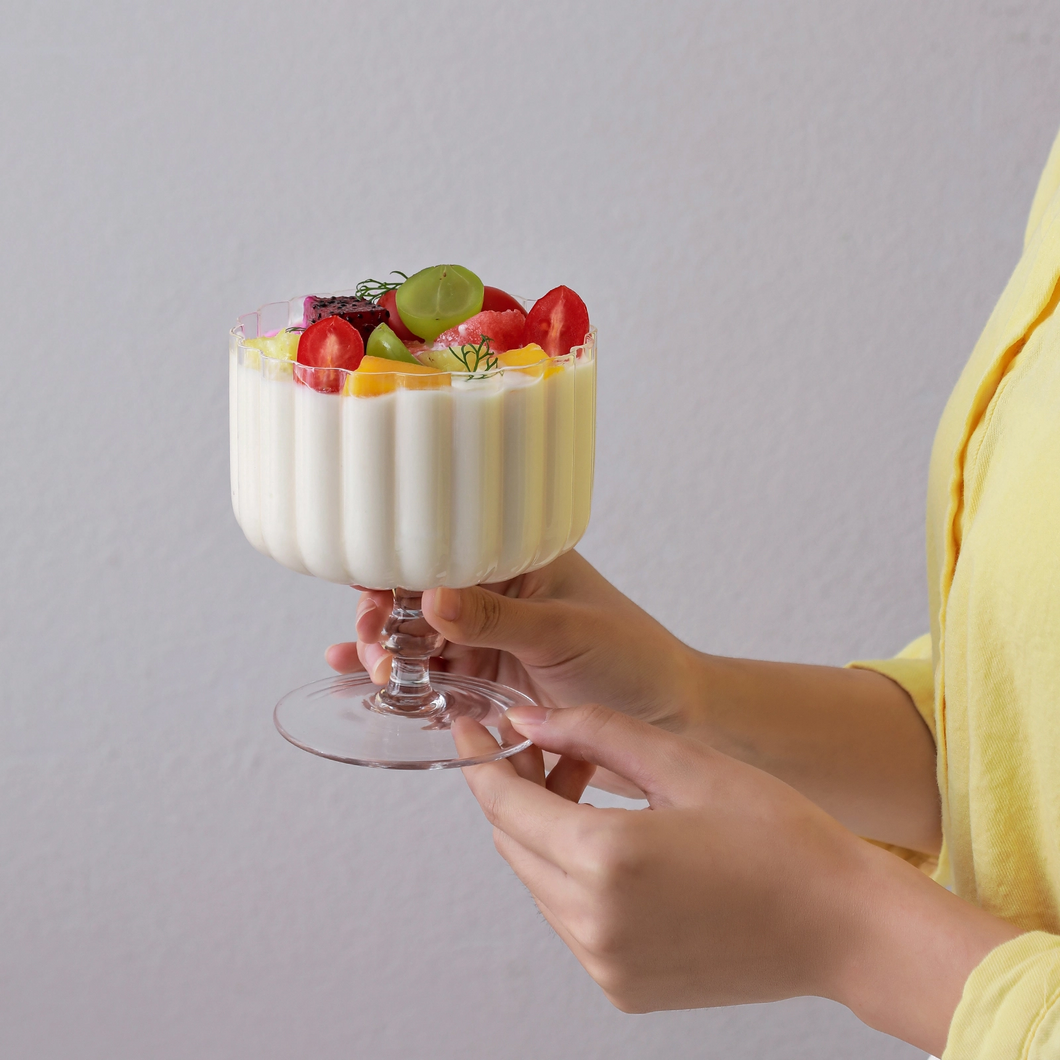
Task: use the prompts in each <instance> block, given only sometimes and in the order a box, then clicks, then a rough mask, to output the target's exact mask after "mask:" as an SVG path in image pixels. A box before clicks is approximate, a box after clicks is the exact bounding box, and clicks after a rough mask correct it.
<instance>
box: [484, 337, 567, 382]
mask: <svg viewBox="0 0 1060 1060" xmlns="http://www.w3.org/2000/svg"><path fill="white" fill-rule="evenodd" d="M550 361H551V358H550V357H549V355H548V354H547V353H545V351H544V350H543V349H541V347H540V346H538V344H537V343H536V342H531V343H530V345H529V346H523V347H522V349H518V350H509V351H508V352H507V353H501V354H498V356H497V363H498V365H499V366H500V367H501V368H511V369H515V370H517V371H519V372H520V373H522V374H523V375H528V376H530V377H531V378H534V379H540V378H541V377H544V378H546V379H547V378H548V377H549V376H550V375H554V374H555V373H556V372H562V371H563V368H562V366H561V365H558V364H551V363H549V362H550Z"/></svg>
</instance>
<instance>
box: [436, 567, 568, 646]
mask: <svg viewBox="0 0 1060 1060" xmlns="http://www.w3.org/2000/svg"><path fill="white" fill-rule="evenodd" d="M421 606H422V607H423V613H424V615H425V616H426V618H427V621H428V622H429V623H430V624H431V625H432V626H433V627H434V628H435V629H436V630H438V632H439V633H441V634H442V635H443V636H444V637H445V638H446V640H451V641H455V642H456V643H458V644H466V645H470V646H471V647H475V648H500V649H502V650H504V651H509V652H512V653H514V654H517V655H529V656H530V657H533V658H536V659H541V660H547V659H550V658H552V657H553V656H555V655H556V654H557V653H558V652H559V651H561V650H562V649H563V648H564V647H565V646H566V645H567V642H568V640H569V637H568V636H567V633H566V631H567V628H568V624H569V621H570V611H571V606H570V605H569V604H567V605H564V606H563V607H559V606H557V604H556V603H555V602H554V601H552V600H548V599H544V598H536V599H535V598H531V599H514V598H512V597H509V596H504V595H502V594H500V593H495V592H491V591H490V590H489V589H484V588H482V587H481V586H478V585H475V586H471V587H470V588H468V589H448V588H442V589H430V590H428V591H427V592H425V593H424V594H423V603H422V605H421Z"/></svg>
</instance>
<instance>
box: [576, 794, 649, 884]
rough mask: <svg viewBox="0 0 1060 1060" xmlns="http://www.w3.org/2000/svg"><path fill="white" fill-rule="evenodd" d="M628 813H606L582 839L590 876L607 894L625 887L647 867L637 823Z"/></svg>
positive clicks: (584, 831)
mask: <svg viewBox="0 0 1060 1060" xmlns="http://www.w3.org/2000/svg"><path fill="white" fill-rule="evenodd" d="M630 817H631V815H630V813H629V811H627V810H613V811H603V812H602V814H601V816H600V817H599V818H598V819H597V820H595V821H590V820H587V821H586V822H585V824H584V825H583V826H582V828H581V829H580V834H579V835H578V842H579V846H580V848H581V850H582V864H583V867H584V870H585V873H586V875H587V876H588V877H589V879H590V880H592V882H593V883H594V885H595V886H596V887H597V888H600V889H602V890H604V891H609V890H613V889H615V888H618V887H621V886H623V885H624V884H625V883H627V882H628V881H629V880H630V878H631V877H633V876H635V875H637V873H638V872H639V871H640V869H641V867H642V865H643V856H642V853H641V848H640V841H639V837H638V835H637V829H636V825H635V822H634V821H632V820H631V819H630Z"/></svg>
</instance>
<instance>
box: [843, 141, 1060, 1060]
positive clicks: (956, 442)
mask: <svg viewBox="0 0 1060 1060" xmlns="http://www.w3.org/2000/svg"><path fill="white" fill-rule="evenodd" d="M1058 282H1060V137H1057V141H1056V142H1055V143H1054V145H1053V149H1052V151H1051V153H1050V155H1049V160H1048V162H1047V164H1046V167H1045V172H1044V173H1043V175H1042V179H1041V182H1040V184H1039V187H1038V191H1037V193H1036V194H1035V197H1034V202H1033V205H1032V207H1031V215H1030V220H1029V222H1028V225H1027V232H1026V236H1025V242H1024V250H1023V255H1022V257H1021V258H1020V261H1019V263H1018V265H1017V266H1016V270H1015V272H1014V273H1013V275H1012V278H1011V279H1010V280H1009V283H1008V286H1007V287H1006V288H1005V291H1004V293H1003V294H1002V295H1001V299H1000V301H999V302H998V304H997V306H996V307H995V309H994V311H993V313H992V314H991V316H990V319H989V321H988V322H987V325H986V328H985V329H984V331H983V334H982V336H981V337H980V339H979V342H978V343H977V344H976V347H975V349H974V351H973V352H972V356H971V359H970V360H969V362H968V364H967V365H966V367H965V369H964V372H963V373H962V374H961V377H960V379H959V380H958V382H957V385H956V387H955V389H954V391H953V393H952V395H951V396H950V400H949V402H948V404H947V405H946V410H945V412H944V413H943V415H942V421H941V422H940V424H939V429H938V433H937V434H936V437H935V445H934V449H933V451H932V456H931V467H930V472H929V476H928V512H927V551H928V590H929V602H930V611H931V616H930V617H931V634H930V637H928V638H921V640H920V641H915V642H914V643H913V644H912V645H910V646H909V648H907V649H906V650H905V651H904V652H903V653H902V655H900V656H899V657H898V658H897V659H893V660H885V661H871V662H861V663H854V664H852V665H855V666H862V667H865V668H869V669H874V670H878V671H879V672H881V673H885V674H887V676H889V677H890V678H892V680H895V681H897V682H898V684H900V685H902V686H903V687H904V688H905V689H906V690H907V691H908V692H909V694H910V696H911V697H912V698H913V700H914V702H915V703H916V705H917V708H918V709H919V710H920V712H921V714H922V715H923V716H924V719H925V721H926V722H927V723H928V725H929V726H930V727H931V730H932V733H933V734H934V736H935V742H936V746H937V748H938V782H939V791H940V794H941V799H942V822H943V833H944V835H945V845H944V853H945V855H946V857H945V858H944V859H943V861H944V863H945V862H946V861H948V866H945V865H944V868H942V869H940V870H938V871H936V873H935V877H936V879H939V878H940V877H946V878H947V879H946V882H949V883H950V884H951V886H952V887H953V889H954V890H955V891H956V893H957V894H959V895H961V896H962V897H963V898H966V899H968V900H969V901H972V902H975V903H976V904H977V905H979V906H981V907H982V908H984V909H986V910H988V911H989V912H991V913H994V914H995V915H997V916H1000V917H1003V918H1004V919H1006V920H1008V921H1010V922H1011V923H1013V924H1016V925H1018V926H1019V927H1021V928H1024V929H1026V930H1027V931H1028V932H1031V933H1030V934H1026V935H1022V936H1020V937H1019V938H1017V939H1015V940H1013V941H1012V942H1009V943H1006V944H1005V945H1003V946H1000V947H998V948H997V949H996V950H994V952H993V953H991V954H990V955H989V956H988V957H987V958H986V960H984V961H983V963H982V964H981V965H980V966H979V967H978V968H977V969H976V970H975V972H974V973H973V974H972V976H971V977H970V979H969V980H968V982H967V984H966V985H965V989H964V994H963V997H962V999H961V1002H960V1005H959V1006H958V1008H957V1011H956V1013H955V1014H954V1018H953V1023H952V1026H951V1028H950V1037H949V1042H948V1044H947V1048H946V1052H945V1053H944V1054H943V1060H1008V1058H1012V1060H1017V1058H1019V1060H1060V314H1057V313H1055V312H1054V310H1055V308H1056V303H1057V297H1058ZM929 688H930V689H931V694H930V695H929V693H928V689H929Z"/></svg>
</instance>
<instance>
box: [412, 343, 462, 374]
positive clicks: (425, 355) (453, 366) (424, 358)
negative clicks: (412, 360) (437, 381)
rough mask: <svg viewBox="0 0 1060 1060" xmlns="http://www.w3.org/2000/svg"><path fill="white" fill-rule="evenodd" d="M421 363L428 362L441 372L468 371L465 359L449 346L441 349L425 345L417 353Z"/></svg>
mask: <svg viewBox="0 0 1060 1060" xmlns="http://www.w3.org/2000/svg"><path fill="white" fill-rule="evenodd" d="M416 357H417V359H418V360H419V362H420V364H428V365H430V366H431V367H432V368H437V369H438V370H439V371H441V372H466V371H467V369H466V368H465V367H464V363H463V361H461V360H460V358H459V357H457V355H456V354H455V353H453V351H452V350H451V349H449V347H448V346H446V347H445V348H444V349H441V350H432V349H431V348H430V347H429V346H425V347H424V348H423V349H422V350H419V351H418V352H417V354H416Z"/></svg>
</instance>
